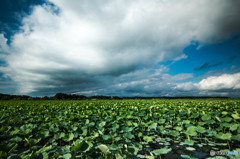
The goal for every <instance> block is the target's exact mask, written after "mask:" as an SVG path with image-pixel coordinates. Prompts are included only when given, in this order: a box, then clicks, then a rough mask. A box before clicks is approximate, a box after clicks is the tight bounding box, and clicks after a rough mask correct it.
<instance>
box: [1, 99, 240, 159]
mask: <svg viewBox="0 0 240 159" xmlns="http://www.w3.org/2000/svg"><path fill="white" fill-rule="evenodd" d="M239 105H240V101H239V100H216V99H214V100H187V99H186V100H179V99H178V100H111V101H110V100H96V101H90V100H89V101H1V102H0V119H1V120H0V158H25V159H30V158H46V159H47V158H62V159H70V158H99V159H100V158H103V157H104V158H117V159H123V158H133V157H137V158H158V157H159V156H160V157H162V158H164V157H167V158H170V157H171V156H170V157H169V156H168V155H170V154H175V153H176V151H177V150H176V149H180V150H181V151H179V152H178V153H176V155H177V156H175V157H178V158H180V157H182V158H194V157H195V158H196V157H199V156H194V154H204V152H202V151H203V150H204V149H203V147H204V146H208V147H209V146H210V147H211V148H213V149H216V150H220V149H227V150H235V149H236V148H239V147H238V146H239V141H240V126H239V123H240V117H239V114H240V107H239ZM195 151H196V152H197V153H192V152H195ZM187 152H188V153H192V154H187ZM207 153H208V152H207ZM202 157H203V158H206V157H207V155H205V156H202Z"/></svg>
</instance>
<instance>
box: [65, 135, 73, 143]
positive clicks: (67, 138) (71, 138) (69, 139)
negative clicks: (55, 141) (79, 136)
mask: <svg viewBox="0 0 240 159" xmlns="http://www.w3.org/2000/svg"><path fill="white" fill-rule="evenodd" d="M73 138H74V134H73V133H69V134H67V135H65V137H64V139H63V140H64V141H67V142H68V141H71V140H73Z"/></svg>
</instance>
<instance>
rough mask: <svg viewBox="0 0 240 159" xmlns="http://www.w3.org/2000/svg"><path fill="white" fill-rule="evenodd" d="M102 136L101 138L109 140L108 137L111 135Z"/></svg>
mask: <svg viewBox="0 0 240 159" xmlns="http://www.w3.org/2000/svg"><path fill="white" fill-rule="evenodd" d="M102 138H103V140H109V139H111V136H110V135H103V136H102Z"/></svg>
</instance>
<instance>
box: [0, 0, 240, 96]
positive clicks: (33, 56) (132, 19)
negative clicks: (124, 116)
mask: <svg viewBox="0 0 240 159" xmlns="http://www.w3.org/2000/svg"><path fill="white" fill-rule="evenodd" d="M0 3H1V5H0V93H8V94H25V95H32V96H45V95H48V96H51V95H54V94H55V93H57V92H64V93H76V94H83V95H87V96H90V95H111V96H116V95H117V96H229V97H240V18H239V15H240V9H239V6H240V0H211V1H209V0H131V1H129V0H91V1H90V0H78V1H76V0H36V1H32V0H18V1H16V0H2V1H1V2H0Z"/></svg>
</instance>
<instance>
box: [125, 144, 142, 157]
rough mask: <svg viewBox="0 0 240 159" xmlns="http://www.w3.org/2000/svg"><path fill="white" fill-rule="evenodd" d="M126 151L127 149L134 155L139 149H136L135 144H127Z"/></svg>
mask: <svg viewBox="0 0 240 159" xmlns="http://www.w3.org/2000/svg"><path fill="white" fill-rule="evenodd" d="M127 151H128V152H129V153H130V154H132V155H134V156H136V155H137V153H138V151H139V149H138V148H137V147H135V146H129V147H128V148H127Z"/></svg>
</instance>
